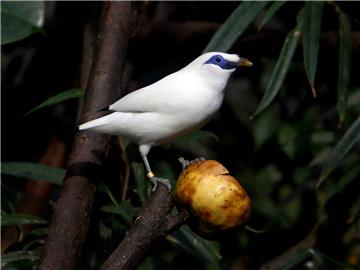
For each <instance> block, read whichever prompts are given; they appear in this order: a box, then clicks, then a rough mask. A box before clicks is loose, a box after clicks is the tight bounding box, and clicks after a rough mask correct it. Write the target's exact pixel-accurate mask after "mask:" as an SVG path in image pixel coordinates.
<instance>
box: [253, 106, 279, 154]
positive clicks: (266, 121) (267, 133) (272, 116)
mask: <svg viewBox="0 0 360 270" xmlns="http://www.w3.org/2000/svg"><path fill="white" fill-rule="evenodd" d="M275 109H276V108H270V110H269V111H267V113H264V114H261V115H259V117H257V118H256V119H255V121H254V124H253V137H254V141H255V147H256V149H260V147H261V146H263V145H264V144H265V143H267V142H268V141H269V139H271V137H272V136H273V135H274V133H275V131H276V130H277V127H278V125H279V123H280V119H279V112H278V110H275Z"/></svg>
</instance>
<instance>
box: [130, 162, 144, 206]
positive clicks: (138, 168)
mask: <svg viewBox="0 0 360 270" xmlns="http://www.w3.org/2000/svg"><path fill="white" fill-rule="evenodd" d="M130 166H131V168H132V170H133V173H134V178H135V181H136V191H137V194H138V195H139V198H140V201H141V203H142V204H144V203H145V202H146V198H147V196H146V184H145V181H146V178H145V168H144V165H143V164H142V163H140V162H131V163H130Z"/></svg>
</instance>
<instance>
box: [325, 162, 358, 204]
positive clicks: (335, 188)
mask: <svg viewBox="0 0 360 270" xmlns="http://www.w3.org/2000/svg"><path fill="white" fill-rule="evenodd" d="M359 174H360V166H356V167H355V168H354V169H352V170H350V171H349V172H347V173H346V174H345V175H344V176H343V177H341V178H340V180H339V181H333V182H332V183H331V185H330V186H329V188H328V189H327V190H326V195H325V198H324V201H323V202H322V207H323V206H324V205H325V204H326V203H327V202H328V201H329V200H330V199H331V198H332V197H334V196H335V195H336V194H338V193H339V192H341V191H342V190H343V189H344V188H345V187H346V186H347V185H349V184H350V183H351V181H353V180H354V179H357V177H358V176H359Z"/></svg>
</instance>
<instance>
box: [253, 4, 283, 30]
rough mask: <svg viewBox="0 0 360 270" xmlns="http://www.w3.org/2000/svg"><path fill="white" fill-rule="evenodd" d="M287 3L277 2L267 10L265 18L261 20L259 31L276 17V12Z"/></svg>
mask: <svg viewBox="0 0 360 270" xmlns="http://www.w3.org/2000/svg"><path fill="white" fill-rule="evenodd" d="M286 2H287V1H275V2H273V3H272V4H271V6H270V7H269V8H268V9H267V10H266V13H265V15H264V17H263V18H262V20H261V23H260V25H259V27H258V31H260V29H261V28H262V27H263V26H264V25H265V24H266V23H267V22H268V21H269V20H270V19H271V18H272V16H274V14H275V13H276V11H278V10H279V8H281V7H282V6H283V5H284V4H285V3H286Z"/></svg>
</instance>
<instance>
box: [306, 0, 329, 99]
mask: <svg viewBox="0 0 360 270" xmlns="http://www.w3.org/2000/svg"><path fill="white" fill-rule="evenodd" d="M323 5H324V2H322V1H321V2H320V1H311V2H310V1H309V2H305V7H304V20H303V23H302V33H303V39H302V41H303V50H304V67H305V71H306V75H307V77H308V80H309V83H310V86H311V90H312V93H313V96H314V97H316V90H315V73H316V67H317V61H318V53H319V44H320V33H321V32H320V31H321V16H322V10H323Z"/></svg>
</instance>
